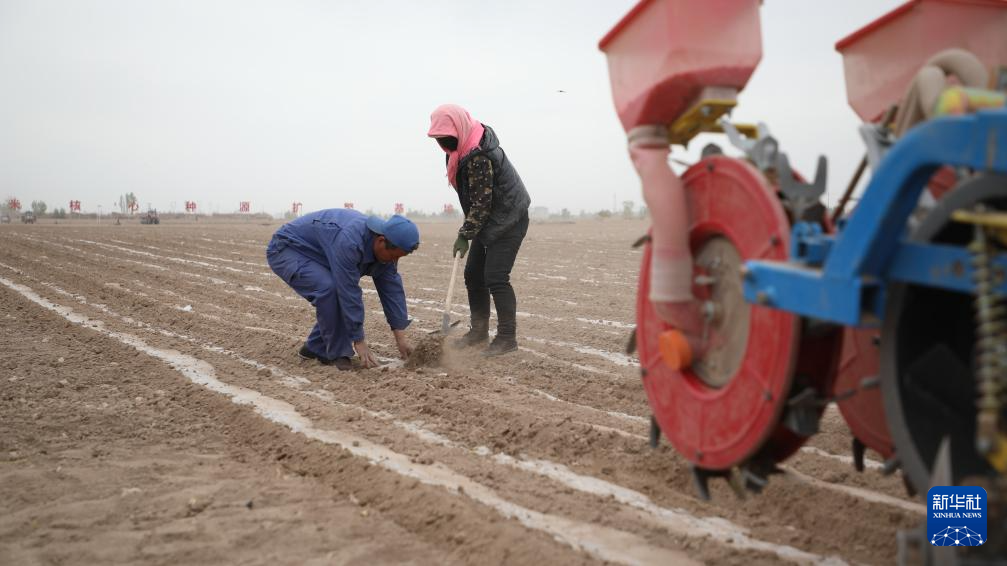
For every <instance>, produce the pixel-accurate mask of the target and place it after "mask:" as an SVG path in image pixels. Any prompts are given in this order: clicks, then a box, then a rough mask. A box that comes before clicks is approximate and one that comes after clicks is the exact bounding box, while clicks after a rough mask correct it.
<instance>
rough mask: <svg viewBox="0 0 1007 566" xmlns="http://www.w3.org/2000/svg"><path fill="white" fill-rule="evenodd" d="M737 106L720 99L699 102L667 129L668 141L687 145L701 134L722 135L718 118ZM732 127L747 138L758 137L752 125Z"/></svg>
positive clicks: (734, 101)
mask: <svg viewBox="0 0 1007 566" xmlns="http://www.w3.org/2000/svg"><path fill="white" fill-rule="evenodd" d="M737 104H738V102H737V101H736V100H729V99H720V98H706V99H703V100H700V101H699V102H698V103H696V104H694V105H693V106H692V108H690V109H689V110H687V111H686V112H685V114H682V115H681V116H679V118H678V119H677V120H675V121H674V122H672V124H671V126H670V127H669V128H668V141H670V142H671V143H672V144H678V145H688V143H689V141H690V140H691V139H692V138H694V137H696V136H697V135H699V134H701V133H704V132H712V133H723V132H724V129H723V128H722V127H721V126H720V118H721V117H722V116H723V115H724V114H727V113H728V112H730V111H731V110H732V109H733V108H734V107H735V106H737ZM734 127H735V128H737V129H738V131H739V132H741V133H742V135H744V136H745V137H747V138H753V139H754V138H756V137H758V129H757V128H756V127H755V125H754V124H735V125H734Z"/></svg>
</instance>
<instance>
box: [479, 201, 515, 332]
mask: <svg viewBox="0 0 1007 566" xmlns="http://www.w3.org/2000/svg"><path fill="white" fill-rule="evenodd" d="M527 233H528V213H527V212H526V213H525V214H524V215H523V216H522V218H521V220H519V221H518V223H517V224H515V225H514V226H513V227H512V228H511V229H510V230H508V231H507V232H505V233H504V234H502V235H501V236H500V237H499V238H497V239H496V240H494V241H493V242H491V243H489V244H488V245H487V244H486V243H484V242H483V241H482V239H481V238H480V237H479V236H476V238H475V239H474V240H472V245H471V248H470V250H469V258H468V261H466V262H465V288H466V289H467V290H468V294H469V309H471V312H472V329H473V330H475V331H477V332H483V331H487V330H488V329H489V320H490V295H492V296H493V303H494V304H495V305H496V309H497V336H502V337H505V338H513V337H514V336H515V335H516V333H517V297H516V296H515V295H514V288H513V287H511V284H510V272H511V269H513V268H514V260H515V259H517V252H518V250H519V249H521V242H522V241H523V240H524V236H525V234H527Z"/></svg>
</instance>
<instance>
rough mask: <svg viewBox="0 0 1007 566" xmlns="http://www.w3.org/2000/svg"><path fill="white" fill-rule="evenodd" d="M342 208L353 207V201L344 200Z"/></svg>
mask: <svg viewBox="0 0 1007 566" xmlns="http://www.w3.org/2000/svg"><path fill="white" fill-rule="evenodd" d="M343 208H353V203H352V202H344V203H343Z"/></svg>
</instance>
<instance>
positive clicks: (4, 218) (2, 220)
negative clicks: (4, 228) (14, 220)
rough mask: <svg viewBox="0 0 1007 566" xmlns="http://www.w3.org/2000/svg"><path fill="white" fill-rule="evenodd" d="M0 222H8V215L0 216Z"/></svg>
mask: <svg viewBox="0 0 1007 566" xmlns="http://www.w3.org/2000/svg"><path fill="white" fill-rule="evenodd" d="M0 224H10V216H7V215H6V214H4V215H3V216H0Z"/></svg>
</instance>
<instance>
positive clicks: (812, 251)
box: [744, 109, 1007, 326]
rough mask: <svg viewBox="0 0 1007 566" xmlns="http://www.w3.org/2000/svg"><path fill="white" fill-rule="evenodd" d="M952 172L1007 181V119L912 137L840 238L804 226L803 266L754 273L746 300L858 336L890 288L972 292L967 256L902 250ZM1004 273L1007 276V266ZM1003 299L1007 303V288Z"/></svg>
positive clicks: (884, 166) (980, 119)
mask: <svg viewBox="0 0 1007 566" xmlns="http://www.w3.org/2000/svg"><path fill="white" fill-rule="evenodd" d="M943 165H953V166H956V167H969V168H972V169H974V170H976V171H992V172H996V173H1001V174H1007V109H996V110H986V111H981V112H978V113H976V114H972V115H968V116H954V117H944V118H938V119H935V120H931V121H928V122H926V123H924V124H921V125H919V126H917V127H915V128H913V129H912V130H911V131H910V132H909V133H908V134H907V135H906V136H905V137H903V138H902V139H901V140H900V141H899V142H898V143H897V144H895V145H894V146H893V147H892V148H891V150H889V152H888V153H887V155H886V156H885V158H884V160H882V162H881V164H880V165H879V167H878V170H877V172H876V173H875V174H874V176H873V178H872V179H871V182H870V184H869V185H868V186H867V189H866V190H865V192H864V197H863V198H862V199H861V200H860V202H859V203H858V204H857V208H856V210H855V211H854V213H853V215H852V216H851V217H850V219H849V221H848V222H847V223H846V226H845V228H844V229H843V231H842V232H841V233H840V234H839V236H837V237H834V238H833V237H830V236H825V235H823V234H821V231H820V230H816V229H814V228H809V227H808V225H802V224H798V225H795V227H794V234H793V236H794V238H793V240H794V241H793V242H792V244H791V254H792V256H793V259H794V260H796V261H793V262H790V263H781V262H770V261H749V262H747V263H746V273H745V278H744V291H745V299H746V300H748V301H749V302H755V303H758V304H763V305H768V306H772V307H774V308H778V309H783V310H786V311H791V312H795V313H798V314H801V315H804V316H808V317H813V318H817V319H822V320H829V321H833V322H837V323H840V324H846V325H857V326H859V325H871V324H873V323H876V322H877V321H878V320H880V313H881V312H882V311H883V307H884V288H885V286H886V285H887V284H888V283H889V282H893V281H904V282H911V283H918V284H923V285H930V286H934V287H940V288H945V289H950V290H954V291H960V292H966V293H971V292H973V289H974V286H973V284H972V282H971V273H972V271H971V265H970V263H969V261H968V252H967V251H966V250H965V249H964V248H958V247H955V246H940V245H924V244H913V243H910V242H905V241H903V238H904V236H905V233H906V221H907V220H908V219H909V215H910V214H911V213H912V212H913V210H914V209H915V207H916V204H917V202H918V201H919V197H920V192H921V191H922V190H923V188H924V186H925V185H926V183H927V181H928V180H929V179H930V177H931V176H932V175H933V173H934V171H936V169H937V168H938V167H941V166H943ZM1005 190H1007V187H1005ZM997 264H998V265H999V266H1000V267H1001V268H1003V269H1005V270H1007V258H1002V257H1001V258H998V261H997ZM999 289H1000V291H1001V292H1004V293H1007V283H1002V284H1001V285H1000V286H999Z"/></svg>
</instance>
